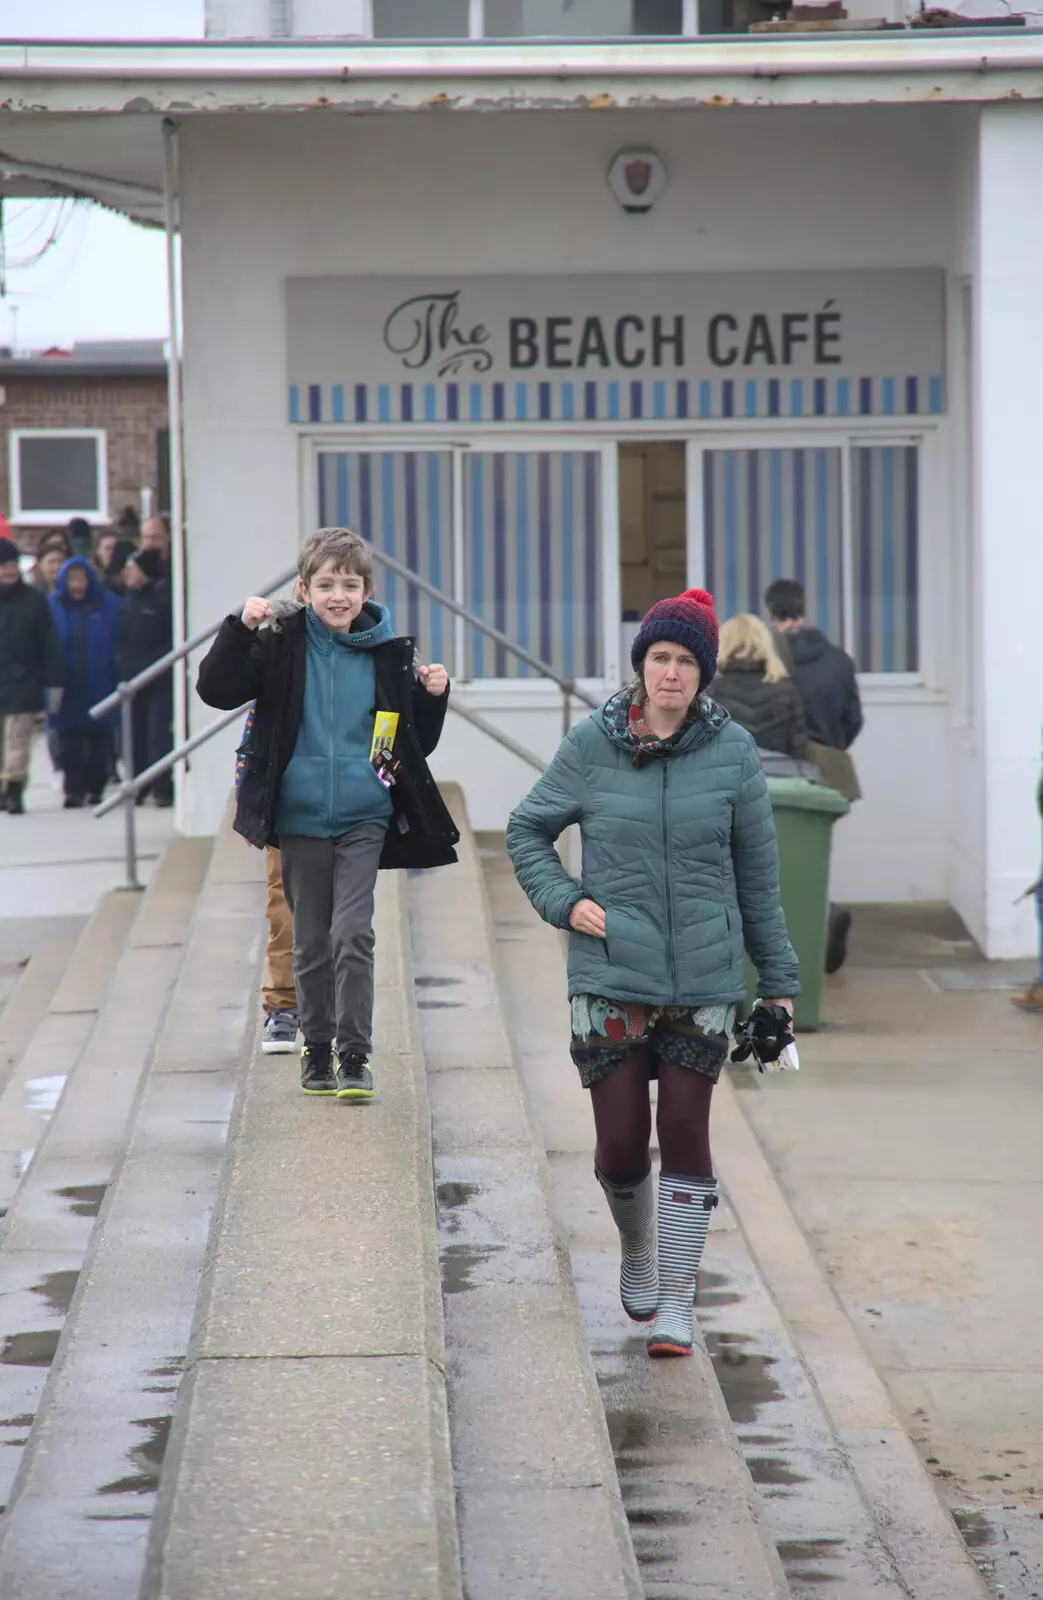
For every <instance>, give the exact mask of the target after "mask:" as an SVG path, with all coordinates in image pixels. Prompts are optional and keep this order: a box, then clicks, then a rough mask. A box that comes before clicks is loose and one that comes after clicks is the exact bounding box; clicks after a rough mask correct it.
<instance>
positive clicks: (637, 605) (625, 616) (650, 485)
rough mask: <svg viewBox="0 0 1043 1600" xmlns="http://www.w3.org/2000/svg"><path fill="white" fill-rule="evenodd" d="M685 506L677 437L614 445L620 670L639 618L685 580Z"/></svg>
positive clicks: (682, 455)
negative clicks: (617, 452)
mask: <svg viewBox="0 0 1043 1600" xmlns="http://www.w3.org/2000/svg"><path fill="white" fill-rule="evenodd" d="M687 512H688V506H687V489H686V448H685V443H684V440H683V439H642V440H640V441H639V442H634V443H621V444H620V446H619V568H620V573H619V583H620V611H621V621H622V640H621V645H622V660H623V669H624V672H625V671H626V670H627V668H626V664H627V662H628V661H629V659H630V646H631V643H632V642H633V639H634V635H635V634H636V633H637V630H638V627H639V626H640V623H641V618H642V617H643V616H644V614H645V612H646V611H647V610H648V608H649V607H650V606H653V605H655V603H656V601H657V600H662V599H663V598H664V596H666V595H673V594H680V593H681V591H682V590H683V589H684V588H685V587H686V586H687V577H686V574H687V568H688V533H687V525H688V516H687Z"/></svg>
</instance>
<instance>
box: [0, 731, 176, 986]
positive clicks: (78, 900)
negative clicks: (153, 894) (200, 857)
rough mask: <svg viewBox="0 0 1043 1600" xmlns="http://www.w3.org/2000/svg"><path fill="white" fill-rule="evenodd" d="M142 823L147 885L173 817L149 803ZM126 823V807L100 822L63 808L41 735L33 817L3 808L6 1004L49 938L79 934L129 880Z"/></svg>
mask: <svg viewBox="0 0 1043 1600" xmlns="http://www.w3.org/2000/svg"><path fill="white" fill-rule="evenodd" d="M136 821H137V830H138V841H139V849H140V851H141V861H140V868H139V873H140V877H141V881H142V882H143V883H145V882H147V881H148V878H149V875H150V874H151V871H152V867H153V865H154V863H155V861H156V859H157V857H158V856H159V853H160V851H161V850H162V848H163V845H164V844H165V843H166V841H167V839H168V838H169V837H170V835H171V833H172V832H173V814H172V812H170V811H157V810H156V809H155V808H154V807H153V806H151V805H147V806H141V807H139V809H138V811H137V813H136ZM123 826H124V823H123V813H122V811H115V812H110V814H109V815H108V816H107V817H102V818H101V819H100V820H99V819H98V818H97V817H95V815H94V813H93V812H92V811H87V810H84V811H63V810H62V797H61V794H60V792H59V791H58V790H57V789H56V788H55V786H54V783H53V777H52V773H51V766H50V762H49V761H48V759H47V752H46V749H45V748H44V744H43V741H42V739H41V740H37V742H36V746H35V748H34V751H33V766H32V776H31V781H30V787H29V790H28V792H27V794H26V812H25V815H24V816H21V817H10V816H8V815H7V814H6V813H0V1007H2V1006H3V1004H4V1003H5V1001H6V1000H7V998H8V996H9V994H10V993H11V990H12V989H13V987H14V985H15V983H16V981H17V979H18V974H19V972H20V970H21V967H22V966H23V965H24V963H25V962H26V961H27V960H28V959H29V957H30V956H32V955H33V954H34V952H35V951H36V950H38V949H40V948H41V946H43V945H44V944H46V943H47V942H48V941H51V940H55V939H63V938H69V937H73V938H75V937H76V935H77V934H79V933H80V932H81V930H82V929H83V927H84V926H85V925H86V922H87V918H88V917H89V915H90V913H91V912H92V911H93V910H94V907H95V906H96V905H97V903H98V901H99V899H100V898H101V896H102V895H103V894H104V893H105V892H106V890H108V889H114V888H117V887H118V886H119V885H120V884H121V883H123V881H124V877H125V869H124V848H123Z"/></svg>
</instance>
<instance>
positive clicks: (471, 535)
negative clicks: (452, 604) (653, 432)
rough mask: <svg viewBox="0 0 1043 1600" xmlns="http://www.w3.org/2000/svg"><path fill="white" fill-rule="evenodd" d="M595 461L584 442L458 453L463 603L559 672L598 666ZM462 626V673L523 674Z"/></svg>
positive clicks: (593, 673)
mask: <svg viewBox="0 0 1043 1600" xmlns="http://www.w3.org/2000/svg"><path fill="white" fill-rule="evenodd" d="M600 464H601V463H600V457H599V456H598V455H597V453H596V452H594V451H590V450H586V451H580V450H575V451H573V450H522V451H514V452H512V451H479V450H473V451H469V452H468V455H467V458H466V460H465V462H464V491H465V513H464V527H465V530H466V549H465V574H466V576H465V584H464V604H465V605H466V606H467V608H468V610H470V611H473V612H474V613H475V614H476V616H479V617H481V618H482V620H483V621H484V622H490V623H492V625H493V627H494V628H498V629H499V631H500V632H501V633H505V634H506V635H507V636H508V638H510V639H513V640H515V642H516V643H517V644H520V645H522V646H523V647H524V648H525V649H526V650H530V651H531V652H532V654H533V655H535V656H538V657H539V658H540V660H541V661H546V662H547V663H548V665H550V666H552V667H553V668H554V669H555V671H556V672H560V673H561V674H562V675H563V676H564V677H568V678H598V677H600V676H601V674H602V671H603V665H602V655H603V652H602V642H601V571H600V560H599V552H600V526H601V522H600V517H601V507H600V501H601V492H600V476H599V473H600ZM467 633H468V635H469V638H468V645H467V652H466V667H465V675H466V676H467V677H470V678H527V677H529V676H531V669H530V668H529V667H527V666H526V665H525V663H524V662H523V661H519V660H518V658H517V657H516V656H514V655H512V654H511V652H510V651H508V650H504V649H503V647H502V646H499V645H497V644H495V643H494V641H493V640H491V639H487V638H484V637H483V636H482V634H480V633H479V632H478V631H477V629H474V628H469V629H468V630H467Z"/></svg>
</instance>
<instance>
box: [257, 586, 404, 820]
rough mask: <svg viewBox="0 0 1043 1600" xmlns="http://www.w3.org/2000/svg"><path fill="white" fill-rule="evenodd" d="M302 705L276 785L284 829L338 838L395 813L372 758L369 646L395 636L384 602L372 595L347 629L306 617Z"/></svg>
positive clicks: (373, 704) (310, 613)
mask: <svg viewBox="0 0 1043 1600" xmlns="http://www.w3.org/2000/svg"><path fill="white" fill-rule="evenodd" d="M304 626H305V633H306V640H307V643H306V651H307V657H306V662H307V664H306V667H305V676H304V705H303V709H302V712H301V724H300V728H299V730H298V733H297V742H296V744H295V745H294V747H293V755H292V756H291V757H290V764H289V766H288V767H287V768H286V771H285V772H284V773H283V778H282V785H281V787H280V790H279V809H278V813H277V826H278V829H279V832H280V834H282V833H300V834H305V835H306V836H308V837H310V838H313V839H336V838H339V837H340V835H341V834H342V833H347V832H348V831H349V830H350V829H351V828H358V827H361V825H362V824H363V823H366V822H375V823H379V824H380V825H381V826H382V827H386V826H387V824H388V822H389V821H390V820H391V796H390V795H389V794H388V791H387V789H385V787H384V785H383V784H382V783H381V781H380V779H379V778H378V777H377V774H376V771H375V769H374V767H373V765H372V763H371V761H370V759H369V753H370V746H371V744H372V740H373V720H374V717H375V715H376V679H375V675H374V672H373V657H372V654H371V652H372V651H373V649H374V647H375V646H376V645H378V644H385V643H386V642H387V640H389V639H393V638H394V637H395V635H394V632H393V630H392V627H391V617H390V613H389V611H388V609H387V607H386V606H382V605H380V604H379V603H378V602H377V601H376V600H367V601H366V603H365V605H364V606H363V608H362V610H361V612H360V613H359V615H358V617H357V618H356V619H355V623H354V625H353V627H352V629H351V631H350V632H348V633H334V632H333V631H332V630H331V629H330V628H327V627H325V626H324V624H323V623H321V622H320V621H319V619H318V617H317V616H316V615H315V613H314V611H313V610H312V608H311V606H309V607H308V608H307V611H306V612H305V618H304Z"/></svg>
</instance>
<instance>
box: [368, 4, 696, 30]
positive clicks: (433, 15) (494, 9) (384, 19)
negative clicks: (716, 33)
mask: <svg viewBox="0 0 1043 1600" xmlns="http://www.w3.org/2000/svg"><path fill="white" fill-rule="evenodd" d="M704 3H710V0H704ZM718 3H721V4H723V3H724V0H718ZM372 5H373V38H374V39H467V38H473V39H523V38H527V39H539V38H544V39H613V38H617V39H618V38H629V37H645V38H650V37H651V38H656V37H658V38H671V37H677V36H680V35H684V34H694V33H695V32H696V31H697V26H698V17H697V9H696V4H695V0H687V4H686V0H372Z"/></svg>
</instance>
